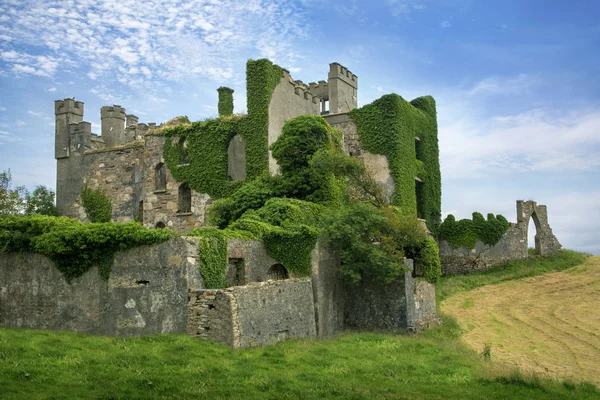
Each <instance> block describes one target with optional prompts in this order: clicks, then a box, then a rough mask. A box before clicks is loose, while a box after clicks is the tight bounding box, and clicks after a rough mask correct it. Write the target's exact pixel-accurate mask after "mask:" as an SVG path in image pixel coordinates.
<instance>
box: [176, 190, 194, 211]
mask: <svg viewBox="0 0 600 400" xmlns="http://www.w3.org/2000/svg"><path fill="white" fill-rule="evenodd" d="M177 212H178V213H180V214H182V213H191V212H192V189H190V187H189V186H188V185H187V184H185V183H183V184H181V186H179V198H178V202H177Z"/></svg>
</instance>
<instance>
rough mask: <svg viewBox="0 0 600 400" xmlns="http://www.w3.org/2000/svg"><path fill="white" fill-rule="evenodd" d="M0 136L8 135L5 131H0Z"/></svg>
mask: <svg viewBox="0 0 600 400" xmlns="http://www.w3.org/2000/svg"><path fill="white" fill-rule="evenodd" d="M0 135H7V136H8V135H9V133H8V132H6V131H0Z"/></svg>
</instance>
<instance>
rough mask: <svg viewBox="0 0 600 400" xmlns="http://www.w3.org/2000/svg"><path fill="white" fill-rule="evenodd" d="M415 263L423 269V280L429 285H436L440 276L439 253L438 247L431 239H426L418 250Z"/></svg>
mask: <svg viewBox="0 0 600 400" xmlns="http://www.w3.org/2000/svg"><path fill="white" fill-rule="evenodd" d="M415 261H416V262H418V263H420V265H421V267H422V268H423V278H425V280H427V282H429V283H436V282H437V281H438V280H439V279H440V277H441V276H442V265H441V263H440V252H439V249H438V245H437V243H436V242H435V240H433V239H432V238H427V240H425V242H424V243H423V247H421V249H420V250H419V256H418V258H417V260H415Z"/></svg>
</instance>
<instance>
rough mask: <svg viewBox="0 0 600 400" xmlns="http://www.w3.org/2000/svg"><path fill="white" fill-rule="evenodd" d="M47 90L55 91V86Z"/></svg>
mask: <svg viewBox="0 0 600 400" xmlns="http://www.w3.org/2000/svg"><path fill="white" fill-rule="evenodd" d="M48 91H49V92H56V88H55V87H51V88H48Z"/></svg>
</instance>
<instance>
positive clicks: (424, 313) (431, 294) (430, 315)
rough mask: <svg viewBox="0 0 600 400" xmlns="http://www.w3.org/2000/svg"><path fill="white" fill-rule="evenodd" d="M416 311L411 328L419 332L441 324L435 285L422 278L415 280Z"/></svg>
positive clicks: (414, 297) (414, 298)
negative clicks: (437, 310) (437, 309)
mask: <svg viewBox="0 0 600 400" xmlns="http://www.w3.org/2000/svg"><path fill="white" fill-rule="evenodd" d="M413 300H414V303H413V304H414V311H413V313H412V314H413V321H412V327H410V328H409V329H411V330H413V331H416V332H419V331H422V330H423V329H426V328H429V327H431V326H435V325H440V324H441V320H440V319H439V318H438V317H437V314H436V307H435V286H434V285H432V284H431V283H429V282H427V281H426V280H424V279H422V278H418V279H416V280H415V281H414V295H413Z"/></svg>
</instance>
